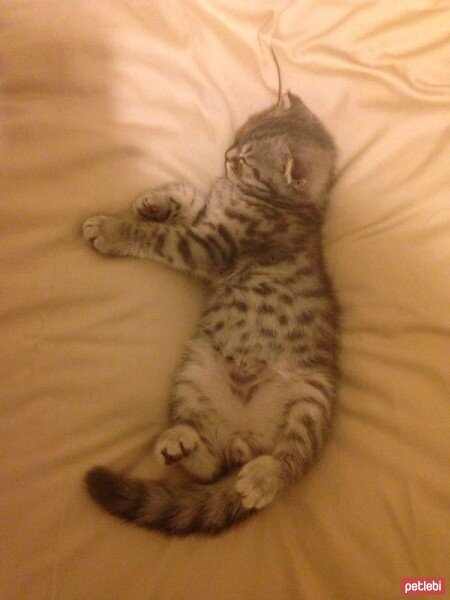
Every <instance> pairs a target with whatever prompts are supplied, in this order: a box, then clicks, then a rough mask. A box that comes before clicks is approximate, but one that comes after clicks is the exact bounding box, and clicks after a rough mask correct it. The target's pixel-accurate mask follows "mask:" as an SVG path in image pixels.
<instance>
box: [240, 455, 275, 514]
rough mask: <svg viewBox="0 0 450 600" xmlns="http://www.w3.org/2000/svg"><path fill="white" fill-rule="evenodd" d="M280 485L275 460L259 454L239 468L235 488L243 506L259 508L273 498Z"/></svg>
mask: <svg viewBox="0 0 450 600" xmlns="http://www.w3.org/2000/svg"><path fill="white" fill-rule="evenodd" d="M280 487H281V480H280V469H279V465H278V463H277V461H276V460H275V459H274V458H272V457H271V456H260V457H258V458H255V459H254V460H252V461H250V462H249V463H247V464H246V465H245V466H244V467H243V468H242V469H241V471H240V473H239V475H238V480H237V482H236V487H235V489H236V491H237V493H238V494H239V495H240V496H241V500H242V504H243V506H244V507H245V508H248V509H251V508H256V509H260V508H263V507H264V506H266V505H267V504H269V503H270V502H271V501H272V500H273V498H274V497H275V495H276V493H277V492H278V490H279V489H280Z"/></svg>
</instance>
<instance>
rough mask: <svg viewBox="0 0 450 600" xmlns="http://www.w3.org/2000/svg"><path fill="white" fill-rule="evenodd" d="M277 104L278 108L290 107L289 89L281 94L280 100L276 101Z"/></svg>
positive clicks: (285, 108)
mask: <svg viewBox="0 0 450 600" xmlns="http://www.w3.org/2000/svg"><path fill="white" fill-rule="evenodd" d="M278 106H279V107H280V108H283V109H284V110H287V109H288V108H291V98H290V94H289V91H287V92H285V93H284V94H283V95H282V96H281V98H280V101H279V102H278Z"/></svg>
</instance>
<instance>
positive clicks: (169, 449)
mask: <svg viewBox="0 0 450 600" xmlns="http://www.w3.org/2000/svg"><path fill="white" fill-rule="evenodd" d="M199 442H200V437H199V435H198V433H197V432H196V431H195V429H193V428H192V427H189V425H175V427H171V428H170V429H167V430H166V431H164V432H163V433H162V434H161V435H160V436H159V439H158V441H157V442H156V446H155V452H156V456H157V458H158V460H159V462H161V463H163V464H166V465H172V464H173V463H176V462H179V461H180V460H182V459H183V458H185V457H186V456H189V455H190V454H191V452H192V451H193V450H194V449H195V448H196V446H197V445H198V443H199Z"/></svg>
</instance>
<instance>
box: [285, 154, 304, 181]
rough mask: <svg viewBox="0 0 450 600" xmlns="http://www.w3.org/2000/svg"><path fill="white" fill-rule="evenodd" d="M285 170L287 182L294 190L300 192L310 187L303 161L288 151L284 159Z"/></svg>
mask: <svg viewBox="0 0 450 600" xmlns="http://www.w3.org/2000/svg"><path fill="white" fill-rule="evenodd" d="M283 170H284V176H285V177H286V181H287V182H288V184H289V185H290V186H291V188H293V189H294V190H297V191H300V190H304V189H305V188H307V187H308V174H307V171H306V167H305V165H304V164H303V163H302V161H301V160H300V159H299V158H297V157H295V156H292V154H291V153H290V152H289V151H286V154H285V156H284V157H283Z"/></svg>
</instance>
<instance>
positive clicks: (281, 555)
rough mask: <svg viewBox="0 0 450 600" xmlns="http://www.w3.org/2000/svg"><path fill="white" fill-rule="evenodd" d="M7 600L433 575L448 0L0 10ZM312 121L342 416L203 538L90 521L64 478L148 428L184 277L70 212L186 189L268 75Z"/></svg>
mask: <svg viewBox="0 0 450 600" xmlns="http://www.w3.org/2000/svg"><path fill="white" fill-rule="evenodd" d="M1 19H2V28H1V33H0V52H1V63H0V70H1V98H0V103H1V104H0V108H1V112H0V114H1V122H2V125H1V136H2V137H1V150H0V152H1V172H2V177H1V229H2V235H1V245H2V252H1V256H0V260H1V281H2V284H1V290H2V300H1V319H0V327H1V329H0V332H1V333H0V335H1V346H2V353H1V406H2V416H1V421H0V444H1V449H0V464H1V473H2V486H1V487H2V491H1V503H2V518H1V521H2V522H1V539H2V552H1V561H2V575H1V584H0V585H1V597H2V598H3V599H5V600H25V599H26V600H30V599H32V600H41V599H42V600H44V599H45V600H49V599H51V600H75V599H76V600H79V599H83V600H103V599H105V600H106V599H108V600H124V599H126V600H148V599H150V598H155V599H156V598H158V599H164V600H165V599H175V598H176V599H177V600H181V599H186V600H188V599H192V598H195V599H208V600H222V599H224V600H225V599H227V600H229V599H234V598H236V599H237V598H246V599H247V598H248V599H258V600H260V599H266V598H267V599H275V598H277V599H278V598H280V599H285V598H286V599H287V598H289V599H290V598H292V599H299V598H305V599H312V600H329V599H334V598H336V599H339V600H341V599H345V598H349V599H361V600H371V599H373V600H380V599H391V598H399V597H402V590H401V579H402V578H445V577H446V576H449V575H450V572H449V568H448V566H449V564H450V552H449V544H448V532H449V531H450V515H449V505H450V482H449V454H450V452H449V439H450V436H449V433H450V432H449V429H450V427H449V422H450V419H449V417H450V415H449V412H450V410H449V367H448V364H449V319H450V315H449V313H450V310H449V309H450V294H449V292H450V283H449V275H450V269H449V260H450V208H449V206H450V204H449V201H450V197H449V196H450V176H449V173H450V171H449V165H450V144H449V142H450V124H449V112H450V84H449V81H450V66H449V65H450V33H449V31H450V7H449V5H448V3H447V2H445V1H442V2H441V1H439V0H435V1H432V0H430V1H426V0H410V1H408V2H402V1H398V2H397V1H395V2H365V1H358V0H354V1H350V0H348V1H340V0H337V1H333V2H328V1H319V0H297V1H294V2H286V1H283V2H281V1H276V0H272V1H270V0H260V1H258V2H241V1H238V0H192V1H189V2H186V1H183V0H170V1H168V0H159V1H157V0H148V1H145V2H144V1H139V0H121V1H118V0H97V1H96V2H93V1H90V0H81V1H79V2H69V1H68V0H61V1H60V2H53V1H51V0H39V1H38V0H34V1H33V0H13V1H10V0H6V1H5V0H3V2H2V3H1ZM270 42H271V43H272V45H273V48H274V50H275V52H276V54H277V56H278V60H279V62H280V67H281V72H282V77H283V85H284V87H285V88H290V89H291V90H292V91H293V92H295V93H297V94H299V95H300V96H301V97H302V98H303V99H304V101H305V102H306V103H307V104H308V105H309V106H310V107H311V108H312V109H313V110H314V111H316V112H317V113H318V114H319V115H320V117H321V118H322V119H323V120H324V121H325V123H326V124H327V125H328V127H329V129H330V131H331V132H332V133H333V134H334V136H335V138H336V141H337V144H338V146H339V148H340V161H339V179H338V183H337V185H336V187H335V190H334V193H333V195H332V199H331V204H330V207H329V211H328V215H327V220H326V226H325V248H326V256H327V263H328V268H329V272H330V275H331V277H332V279H333V281H334V283H335V287H336V291H337V294H338V297H339V301H340V303H341V306H342V360H341V366H342V377H341V388H340V409H339V412H338V417H337V421H336V426H335V429H334V432H333V435H332V437H331V440H330V443H329V445H328V447H327V449H326V452H325V453H324V455H323V457H322V459H321V460H320V462H319V463H318V464H317V465H316V466H315V468H314V469H313V470H312V471H311V472H310V473H309V474H308V475H307V476H306V477H305V478H304V480H303V481H300V482H299V483H297V484H295V485H293V486H292V487H290V488H289V489H288V490H287V491H286V492H285V493H284V494H283V495H282V496H281V497H280V498H279V499H278V500H277V501H276V502H275V503H274V504H273V505H272V506H270V507H268V508H267V509H266V510H264V511H262V512H261V513H259V514H258V516H257V517H255V518H254V519H252V520H250V521H248V522H247V523H245V524H243V525H242V526H240V527H238V528H236V529H234V530H231V531H229V532H226V533H224V534H222V535H221V536H220V537H218V538H199V537H191V538H186V539H168V538H165V537H163V536H161V535H159V534H157V533H153V532H147V531H144V530H140V529H138V528H135V527H133V526H130V525H126V524H122V523H120V522H119V521H117V520H115V519H113V518H111V517H109V516H108V515H107V514H104V513H102V512H100V511H99V510H98V508H97V507H96V506H95V505H94V504H93V503H92V502H91V501H90V500H89V498H88V497H87V495H86V493H85V491H84V489H83V486H82V476H83V473H84V471H85V470H86V469H87V468H89V467H90V466H92V465H94V464H107V465H109V466H113V467H116V468H124V469H126V470H129V471H131V472H133V473H136V474H139V475H143V474H146V475H148V476H152V477H158V476H160V475H162V474H163V470H162V469H161V468H160V467H158V466H157V465H156V464H155V463H154V461H153V458H152V456H151V443H152V439H154V436H155V435H156V433H157V432H158V431H159V429H160V428H161V427H162V425H163V423H164V419H165V412H164V408H165V401H166V399H167V397H168V393H169V386H170V381H171V376H172V374H173V371H174V368H175V365H176V363H177V360H178V358H179V357H180V354H181V351H182V347H183V342H184V341H185V340H186V339H187V337H188V335H189V332H190V331H191V330H192V327H193V326H194V323H195V322H196V319H197V317H198V315H199V311H200V307H201V303H202V293H203V291H204V290H203V287H202V285H201V284H200V283H199V282H196V281H193V280H190V279H188V278H187V277H185V276H183V275H181V274H178V273H175V272H173V271H171V270H168V269H166V268H165V267H163V266H160V265H157V264H152V263H150V262H148V263H146V262H144V261H137V260H133V259H121V260H119V259H111V258H108V257H105V256H100V255H98V254H96V253H94V252H92V250H90V249H89V247H88V246H87V245H86V243H85V242H84V240H83V239H82V236H81V233H80V226H81V223H82V222H83V220H84V219H85V218H87V217H88V216H90V215H92V214H101V213H114V212H117V211H120V210H122V209H124V208H125V207H126V206H127V205H128V204H129V203H130V202H131V201H132V200H133V198H134V197H135V196H136V195H137V194H138V193H140V192H141V191H143V190H144V189H146V188H148V187H152V186H156V185H159V184H161V183H165V182H168V181H171V180H179V179H183V180H186V181H188V182H190V183H192V184H195V185H196V186H198V187H199V188H200V189H202V190H207V188H208V185H209V183H210V182H211V180H212V178H213V177H215V176H217V175H218V174H220V173H221V172H222V170H223V153H224V150H225V149H226V148H227V145H228V144H229V142H230V140H231V137H232V135H233V132H234V130H235V129H236V127H237V126H238V125H239V124H240V123H241V122H242V121H243V120H245V118H246V117H247V116H248V115H249V114H251V113H252V112H255V111H256V110H259V109H261V108H263V107H265V106H267V105H268V104H270V103H271V102H274V101H275V98H276V89H277V82H276V69H275V67H274V64H273V61H272V59H271V54H270V51H269V49H268V46H269V43H270Z"/></svg>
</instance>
